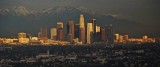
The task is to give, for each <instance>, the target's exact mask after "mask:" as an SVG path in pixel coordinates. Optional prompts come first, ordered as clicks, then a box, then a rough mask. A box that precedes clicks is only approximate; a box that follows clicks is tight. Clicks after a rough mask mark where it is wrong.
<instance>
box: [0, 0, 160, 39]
mask: <svg viewBox="0 0 160 67" xmlns="http://www.w3.org/2000/svg"><path fill="white" fill-rule="evenodd" d="M95 4H97V5H95ZM59 6H60V7H59ZM64 6H65V7H64ZM159 6H160V5H159V1H158V0H141V1H139V0H121V1H118V0H101V1H97V0H88V1H85V0H81V1H79V0H67V2H66V1H64V0H54V1H53V0H46V1H43V0H2V1H1V2H0V33H1V34H2V36H9V35H11V34H16V33H12V32H13V31H16V32H20V31H23V30H25V31H27V32H28V33H30V32H34V31H35V30H38V29H39V28H40V27H42V25H46V26H49V25H50V24H51V23H54V24H55V23H56V22H57V21H62V22H65V20H67V19H68V18H71V19H73V21H75V22H76V23H77V22H78V21H79V20H77V19H76V18H77V17H78V15H77V14H79V13H78V12H79V11H82V12H86V13H87V15H86V17H87V18H86V19H87V20H89V19H90V18H95V17H96V19H97V21H98V23H99V24H101V25H102V24H103V23H113V25H114V26H115V32H117V33H118V32H120V33H121V34H125V33H126V34H130V35H131V36H133V37H135V36H142V35H143V34H146V35H149V36H151V37H159V36H160V35H159V33H160V30H159V29H158V28H159V22H160V20H159V18H160V16H159V11H160V10H159V8H160V7H159ZM70 7H73V8H70ZM56 8H57V10H55V9H56ZM74 8H75V9H74ZM66 9H74V10H71V11H69V10H66ZM76 9H78V11H75V10H76ZM59 10H62V11H63V10H65V11H66V12H67V13H64V12H61V11H59ZM56 11H58V13H55V12H56ZM43 12H44V14H41V13H43ZM30 13H31V14H30ZM94 13H95V14H94ZM10 14H11V15H10ZM39 14H40V15H42V16H39ZM69 14H73V15H69ZM88 14H94V15H88ZM12 15H14V17H12ZM30 15H32V16H30ZM37 16H38V17H37ZM97 16H98V17H97ZM106 16H109V17H106ZM31 17H32V18H31ZM104 18H105V19H104ZM8 19H10V20H8ZM15 19H16V20H15ZM85 22H88V21H85ZM65 24H66V23H65ZM19 26H22V27H25V26H26V29H20V27H19ZM28 26H32V27H35V28H34V29H32V30H30V28H28ZM9 27H11V28H12V30H11V29H10V28H9ZM49 27H51V26H49ZM134 27H136V28H134ZM128 29H129V30H128ZM130 29H132V31H133V32H134V33H133V32H132V31H131V30H130ZM121 30H123V32H121ZM9 33H10V34H9ZM34 33H35V32H34ZM135 34H138V35H135ZM34 35H35V34H34Z"/></svg>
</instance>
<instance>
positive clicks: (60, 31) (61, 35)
mask: <svg viewBox="0 0 160 67" xmlns="http://www.w3.org/2000/svg"><path fill="white" fill-rule="evenodd" d="M64 35H65V33H64V29H63V28H58V29H57V40H59V41H64V40H65V39H64Z"/></svg>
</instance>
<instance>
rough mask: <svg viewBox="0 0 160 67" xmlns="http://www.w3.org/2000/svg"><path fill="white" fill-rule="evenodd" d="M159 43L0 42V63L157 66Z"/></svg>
mask: <svg viewBox="0 0 160 67" xmlns="http://www.w3.org/2000/svg"><path fill="white" fill-rule="evenodd" d="M159 51H160V45H159V44H125V45H115V46H114V47H111V46H105V45H65V46H61V45H53V46H24V45H23V46H20V45H19V46H8V45H1V46H0V67H160V64H159V63H160V53H159Z"/></svg>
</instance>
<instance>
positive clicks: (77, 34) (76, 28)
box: [74, 24, 80, 39]
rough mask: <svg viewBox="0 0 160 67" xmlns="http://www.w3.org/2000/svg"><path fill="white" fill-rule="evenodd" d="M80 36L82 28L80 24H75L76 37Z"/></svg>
mask: <svg viewBox="0 0 160 67" xmlns="http://www.w3.org/2000/svg"><path fill="white" fill-rule="evenodd" d="M79 37H80V28H79V24H75V25H74V38H78V39H79Z"/></svg>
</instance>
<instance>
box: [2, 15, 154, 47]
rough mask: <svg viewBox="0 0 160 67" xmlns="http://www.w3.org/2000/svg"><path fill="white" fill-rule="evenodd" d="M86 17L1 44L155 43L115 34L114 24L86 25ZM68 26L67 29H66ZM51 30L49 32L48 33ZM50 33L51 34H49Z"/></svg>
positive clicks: (6, 40) (93, 20)
mask: <svg viewBox="0 0 160 67" xmlns="http://www.w3.org/2000/svg"><path fill="white" fill-rule="evenodd" d="M84 17H85V15H83V14H80V16H79V23H78V24H77V23H74V21H72V20H68V21H67V24H66V25H65V24H64V22H60V21H58V22H57V24H56V26H55V27H54V26H52V28H48V27H42V28H40V30H39V32H37V36H34V35H32V34H30V33H24V31H23V32H19V33H18V36H16V37H10V38H6V39H5V38H1V43H5V44H41V45H44V44H46V45H55V44H57V45H58V44H60V45H68V44H106V45H111V46H114V45H115V44H119V43H120V44H121V43H125V44H127V43H154V42H156V41H155V38H150V37H148V36H147V35H143V36H142V37H140V38H135V37H130V36H129V35H128V34H119V33H115V32H114V26H113V25H112V24H109V25H105V24H104V25H105V27H104V28H103V27H102V26H100V25H99V24H97V22H96V19H95V18H94V19H91V20H90V21H89V22H87V23H85V18H84ZM65 26H66V28H64V27H65ZM48 29H49V31H48ZM48 32H49V33H48Z"/></svg>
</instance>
